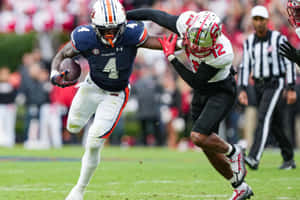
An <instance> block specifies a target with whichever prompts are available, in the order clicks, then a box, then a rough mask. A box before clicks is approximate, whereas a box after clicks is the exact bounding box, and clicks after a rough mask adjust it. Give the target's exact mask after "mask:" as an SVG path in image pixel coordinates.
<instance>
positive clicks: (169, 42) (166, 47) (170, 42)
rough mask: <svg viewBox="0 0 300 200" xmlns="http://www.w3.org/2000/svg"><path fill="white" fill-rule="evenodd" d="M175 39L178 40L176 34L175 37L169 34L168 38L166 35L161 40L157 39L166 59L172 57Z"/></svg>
mask: <svg viewBox="0 0 300 200" xmlns="http://www.w3.org/2000/svg"><path fill="white" fill-rule="evenodd" d="M177 38H178V36H177V35H176V34H175V35H174V34H171V35H169V37H168V38H167V37H166V35H164V36H163V38H158V41H159V42H160V44H161V45H162V48H163V51H164V54H165V56H166V57H167V58H168V57H169V56H170V55H174V51H175V48H176V42H177Z"/></svg>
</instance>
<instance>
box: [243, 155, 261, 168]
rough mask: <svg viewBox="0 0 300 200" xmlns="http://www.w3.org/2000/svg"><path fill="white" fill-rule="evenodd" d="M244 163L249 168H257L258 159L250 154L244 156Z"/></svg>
mask: <svg viewBox="0 0 300 200" xmlns="http://www.w3.org/2000/svg"><path fill="white" fill-rule="evenodd" d="M245 163H246V164H247V165H248V166H249V168H250V169H253V170H257V169H258V164H259V163H258V161H257V160H255V159H254V158H251V157H250V156H246V157H245Z"/></svg>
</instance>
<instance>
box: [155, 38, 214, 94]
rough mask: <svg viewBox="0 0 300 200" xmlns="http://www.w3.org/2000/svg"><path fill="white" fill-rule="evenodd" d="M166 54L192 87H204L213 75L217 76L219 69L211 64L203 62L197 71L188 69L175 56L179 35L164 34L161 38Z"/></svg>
mask: <svg viewBox="0 0 300 200" xmlns="http://www.w3.org/2000/svg"><path fill="white" fill-rule="evenodd" d="M159 41H160V43H161V45H162V47H163V50H164V54H165V56H166V57H167V58H168V60H169V61H170V63H171V64H172V65H173V67H174V68H175V70H176V71H177V73H178V74H179V75H180V76H181V78H182V79H183V80H184V81H185V82H186V83H188V84H189V85H190V86H191V87H192V88H194V89H198V88H201V87H203V84H205V83H207V81H208V80H210V79H211V78H212V77H213V76H215V75H216V74H217V73H218V71H219V69H216V68H214V67H212V66H210V65H207V64H205V63H204V62H202V63H201V64H199V67H198V71H197V72H196V73H194V72H192V71H191V70H189V69H187V68H186V67H185V66H184V65H183V64H182V63H181V62H180V61H179V60H178V59H177V58H176V57H175V56H174V51H175V46H176V41H177V35H175V36H174V37H173V34H171V35H170V36H169V37H168V38H167V37H166V36H165V35H164V36H163V38H162V39H161V38H160V39H159Z"/></svg>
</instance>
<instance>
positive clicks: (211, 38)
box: [184, 11, 222, 58]
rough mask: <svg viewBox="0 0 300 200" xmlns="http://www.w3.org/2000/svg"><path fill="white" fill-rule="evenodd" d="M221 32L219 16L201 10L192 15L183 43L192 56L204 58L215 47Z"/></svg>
mask: <svg viewBox="0 0 300 200" xmlns="http://www.w3.org/2000/svg"><path fill="white" fill-rule="evenodd" d="M221 34H222V24H221V20H220V18H219V17H218V16H217V15H216V14H215V13H213V12H210V11H202V12H199V13H198V14H197V15H196V16H194V18H193V21H192V22H191V23H190V24H189V26H188V28H187V31H186V33H185V36H184V45H186V46H187V48H188V51H190V52H191V53H192V54H193V55H194V56H196V57H199V58H204V57H206V56H208V55H210V54H211V53H212V51H213V49H214V48H215V45H216V40H217V39H218V37H219V36H220V35H221Z"/></svg>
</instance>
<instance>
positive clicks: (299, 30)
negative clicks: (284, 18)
mask: <svg viewBox="0 0 300 200" xmlns="http://www.w3.org/2000/svg"><path fill="white" fill-rule="evenodd" d="M295 32H296V34H297V36H298V38H299V39H300V27H298V28H296V29H295Z"/></svg>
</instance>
